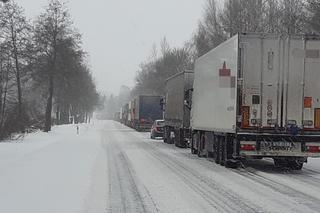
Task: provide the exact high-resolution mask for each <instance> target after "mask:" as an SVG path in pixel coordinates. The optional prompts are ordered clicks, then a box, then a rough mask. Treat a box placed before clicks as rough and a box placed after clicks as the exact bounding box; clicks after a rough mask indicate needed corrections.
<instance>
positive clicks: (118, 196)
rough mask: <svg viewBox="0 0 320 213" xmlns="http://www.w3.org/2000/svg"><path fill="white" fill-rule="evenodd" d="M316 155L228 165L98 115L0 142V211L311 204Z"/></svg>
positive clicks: (317, 175) (285, 208) (318, 168)
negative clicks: (297, 160)
mask: <svg viewBox="0 0 320 213" xmlns="http://www.w3.org/2000/svg"><path fill="white" fill-rule="evenodd" d="M319 210H320V159H310V160H309V163H308V164H307V165H306V166H305V167H304V169H303V170H302V171H295V172H294V171H287V170H282V169H277V168H275V167H274V166H273V164H272V162H271V161H270V160H263V161H254V162H247V163H246V164H245V168H241V169H237V170H233V169H226V168H224V167H221V166H219V165H216V164H214V163H213V162H211V161H209V160H208V159H203V158H201V159H199V158H198V157H196V156H194V155H191V154H190V151H189V150H188V149H179V148H175V147H174V146H172V145H168V144H164V143H163V142H162V140H151V139H149V134H148V133H138V132H135V131H133V130H131V129H129V128H127V127H124V126H122V125H121V124H118V123H115V122H112V121H105V122H97V121H96V122H95V124H94V125H92V124H91V125H82V126H80V134H79V135H77V134H76V127H75V126H73V125H69V126H60V127H55V128H54V129H53V131H52V132H51V133H49V134H47V133H42V132H38V133H34V134H30V135H28V136H27V137H26V138H25V139H23V140H21V141H14V142H5V143H0V212H1V213H2V212H4V213H21V212H24V213H86V212H90V213H91V212H92V213H100V212H101V213H102V212H128V213H131V212H173V213H176V212H178V213H179V212H181V213H186V212H304V213H306V212H319Z"/></svg>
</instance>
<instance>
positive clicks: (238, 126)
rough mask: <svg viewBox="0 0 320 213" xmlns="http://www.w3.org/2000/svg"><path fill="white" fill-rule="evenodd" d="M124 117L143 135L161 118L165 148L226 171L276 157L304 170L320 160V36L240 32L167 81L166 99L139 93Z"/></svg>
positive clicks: (123, 112) (284, 164) (124, 110)
mask: <svg viewBox="0 0 320 213" xmlns="http://www.w3.org/2000/svg"><path fill="white" fill-rule="evenodd" d="M146 97H148V98H150V99H152V104H151V101H150V102H149V103H150V105H148V107H149V108H152V109H153V110H154V111H153V112H156V113H155V114H154V116H151V115H150V114H149V117H148V118H147V117H145V116H142V115H143V113H141V112H140V111H139V110H141V109H142V108H143V107H142V106H141V104H142V105H143V100H144V99H145V98H146ZM151 97H152V98H151ZM139 104H140V105H139ZM138 111H139V112H138ZM142 111H143V110H142ZM146 111H148V110H146ZM149 111H150V109H149ZM132 113H133V114H132ZM120 114H121V115H120V117H121V118H122V119H120V120H121V122H122V123H124V124H126V125H129V126H132V127H134V128H135V129H138V130H142V129H143V128H149V127H150V124H151V123H152V120H155V119H161V118H163V119H164V121H165V122H164V123H165V126H164V133H163V140H164V142H165V143H171V144H175V145H176V146H177V147H190V148H191V152H192V153H193V154H197V155H198V156H199V157H209V158H213V159H214V161H215V162H216V163H217V164H221V165H224V166H226V167H237V166H239V163H240V162H241V160H242V159H262V158H272V159H273V160H274V164H275V165H276V166H279V167H289V168H291V169H293V170H301V169H302V167H303V163H305V162H307V158H308V157H320V38H319V37H318V36H302V35H276V34H256V33H245V34H238V35H236V36H234V37H232V38H230V39H229V40H227V41H225V42H224V43H222V44H220V45H219V46H217V47H216V48H214V49H213V50H211V51H210V52H208V53H207V54H205V55H203V56H202V57H200V58H198V59H197V60H196V62H195V67H194V71H184V72H181V73H178V74H176V75H174V76H172V77H171V78H169V79H167V81H166V94H165V97H161V96H139V97H137V98H135V99H134V100H133V101H131V102H130V103H128V104H127V105H125V106H124V107H123V108H122V110H121V113H120ZM139 116H140V117H139ZM141 116H142V117H141ZM139 119H140V120H139ZM146 121H147V122H146Z"/></svg>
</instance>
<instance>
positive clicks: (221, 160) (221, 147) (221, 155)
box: [219, 137, 225, 166]
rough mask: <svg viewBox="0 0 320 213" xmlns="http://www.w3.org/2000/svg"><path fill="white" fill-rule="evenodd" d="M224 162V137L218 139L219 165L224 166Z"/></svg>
mask: <svg viewBox="0 0 320 213" xmlns="http://www.w3.org/2000/svg"><path fill="white" fill-rule="evenodd" d="M224 160H225V140H224V137H219V163H220V165H221V166H224V163H225V162H224Z"/></svg>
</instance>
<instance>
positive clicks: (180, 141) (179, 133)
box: [174, 129, 187, 148]
mask: <svg viewBox="0 0 320 213" xmlns="http://www.w3.org/2000/svg"><path fill="white" fill-rule="evenodd" d="M175 136H176V137H175V138H174V144H175V146H176V147H179V148H186V147H187V144H186V143H185V140H184V134H183V130H181V129H177V130H175Z"/></svg>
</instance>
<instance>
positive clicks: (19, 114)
mask: <svg viewBox="0 0 320 213" xmlns="http://www.w3.org/2000/svg"><path fill="white" fill-rule="evenodd" d="M11 39H12V45H13V57H14V61H15V66H16V73H15V74H16V81H17V92H18V129H19V130H20V131H21V132H24V125H23V123H24V122H23V118H22V89H21V76H20V74H21V73H20V65H19V59H18V49H17V44H16V38H15V32H14V27H13V25H11Z"/></svg>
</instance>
